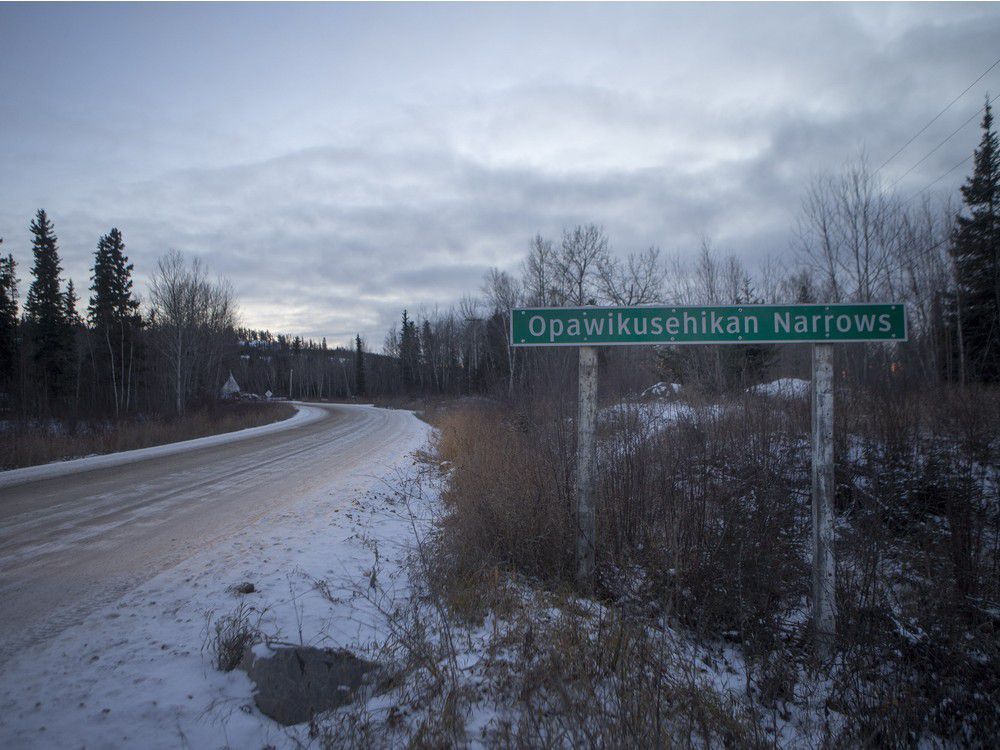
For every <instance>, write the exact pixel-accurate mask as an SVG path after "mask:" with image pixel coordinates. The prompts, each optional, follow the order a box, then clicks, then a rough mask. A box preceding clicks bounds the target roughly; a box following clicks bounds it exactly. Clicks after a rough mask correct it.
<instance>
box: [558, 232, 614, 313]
mask: <svg viewBox="0 0 1000 750" xmlns="http://www.w3.org/2000/svg"><path fill="white" fill-rule="evenodd" d="M607 258H608V238H607V236H606V235H605V234H604V230H603V229H602V228H601V227H598V226H596V225H594V224H588V225H586V226H577V227H575V228H574V229H572V230H567V231H565V232H563V239H562V246H561V248H560V252H559V254H558V256H557V257H556V259H555V263H554V266H555V271H556V273H555V281H556V286H557V291H556V299H555V300H553V302H554V303H555V304H562V305H588V304H591V303H592V302H596V301H597V300H598V297H599V296H600V289H599V284H598V281H599V278H600V277H599V270H600V268H601V266H602V265H603V264H604V263H606V262H607Z"/></svg>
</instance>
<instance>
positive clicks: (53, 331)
mask: <svg viewBox="0 0 1000 750" xmlns="http://www.w3.org/2000/svg"><path fill="white" fill-rule="evenodd" d="M30 229H31V234H32V242H31V245H32V252H33V254H34V260H35V263H34V266H33V267H32V269H31V273H32V276H34V281H32V282H31V286H30V287H29V289H28V296H27V298H26V300H25V303H24V311H25V320H26V322H27V324H28V333H29V336H30V341H31V348H32V357H33V359H34V362H35V367H36V373H35V374H36V382H37V383H38V384H39V386H40V387H41V395H42V398H43V399H44V400H46V401H48V402H49V405H50V406H51V403H52V402H53V401H55V400H56V399H57V398H58V396H59V394H60V392H61V390H62V388H63V386H64V382H63V380H64V376H65V371H66V365H67V361H68V354H69V347H70V343H69V342H70V328H69V325H68V324H67V320H66V299H65V297H64V295H63V293H62V291H61V290H60V288H59V287H60V282H59V274H60V272H61V271H62V267H61V266H60V264H59V250H58V246H57V245H56V236H55V234H54V233H53V228H52V222H50V221H49V217H48V216H47V215H46V213H45V211H44V210H41V209H40V210H39V211H38V213H37V214H36V216H35V220H34V221H32V222H31V227H30Z"/></svg>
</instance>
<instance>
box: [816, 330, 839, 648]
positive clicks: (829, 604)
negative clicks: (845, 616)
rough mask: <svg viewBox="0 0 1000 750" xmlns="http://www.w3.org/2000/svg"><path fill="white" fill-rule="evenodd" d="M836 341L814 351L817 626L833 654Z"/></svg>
mask: <svg viewBox="0 0 1000 750" xmlns="http://www.w3.org/2000/svg"><path fill="white" fill-rule="evenodd" d="M834 490H835V487H834V483H833V344H814V345H813V352H812V542H813V545H812V546H813V585H812V598H813V601H812V609H813V629H814V632H815V638H816V653H817V656H819V658H820V659H821V660H823V661H826V660H828V659H830V658H832V657H833V654H834V644H835V641H836V637H837V602H836V599H835V594H836V563H835V560H834V554H833V537H834V533H833V517H834V511H833V496H834Z"/></svg>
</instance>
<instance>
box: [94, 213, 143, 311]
mask: <svg viewBox="0 0 1000 750" xmlns="http://www.w3.org/2000/svg"><path fill="white" fill-rule="evenodd" d="M91 282H92V283H91V287H90V290H91V292H93V294H92V295H91V297H90V304H89V305H88V307H87V316H88V318H89V319H90V323H91V325H92V326H94V328H102V327H110V326H111V325H112V324H114V323H117V324H119V325H120V324H122V323H132V322H134V319H135V317H136V315H137V313H138V310H139V301H138V300H137V299H136V298H135V296H134V295H133V293H132V264H131V263H129V262H128V256H126V255H125V242H124V241H123V239H122V234H121V232H120V231H118V229H116V228H112V229H111V231H110V232H108V233H107V234H106V235H104V236H103V237H101V239H100V240H98V242H97V251H96V252H95V253H94V268H93V272H92V275H91Z"/></svg>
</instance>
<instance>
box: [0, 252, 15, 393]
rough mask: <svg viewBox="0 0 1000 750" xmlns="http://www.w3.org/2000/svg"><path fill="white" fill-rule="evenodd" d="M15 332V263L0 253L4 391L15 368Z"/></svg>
mask: <svg viewBox="0 0 1000 750" xmlns="http://www.w3.org/2000/svg"><path fill="white" fill-rule="evenodd" d="M0 244H3V240H2V239H0ZM17 334H18V330H17V263H16V261H15V260H14V256H13V255H10V254H8V255H7V256H6V257H5V256H2V255H0V389H3V391H4V392H5V393H9V392H10V385H11V383H13V381H14V374H15V372H16V370H17V364H16V363H17V360H18V346H17V339H18V336H17Z"/></svg>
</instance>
